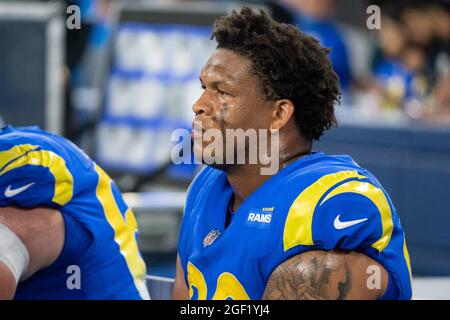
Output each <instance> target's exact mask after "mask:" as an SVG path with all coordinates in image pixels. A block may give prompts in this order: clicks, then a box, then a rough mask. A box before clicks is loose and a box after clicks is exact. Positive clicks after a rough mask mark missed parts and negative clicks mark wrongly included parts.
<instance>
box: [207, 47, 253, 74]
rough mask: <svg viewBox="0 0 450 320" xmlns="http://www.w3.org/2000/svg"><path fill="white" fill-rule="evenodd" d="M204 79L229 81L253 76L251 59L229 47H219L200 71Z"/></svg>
mask: <svg viewBox="0 0 450 320" xmlns="http://www.w3.org/2000/svg"><path fill="white" fill-rule="evenodd" d="M200 77H201V78H202V80H203V81H207V79H208V78H210V77H211V78H220V79H223V80H229V81H239V80H246V79H249V78H251V77H252V72H251V62H250V60H249V59H247V58H245V57H243V56H241V55H238V54H236V53H234V52H233V51H231V50H228V49H217V50H216V51H214V53H213V54H212V55H211V57H210V58H209V60H208V61H207V62H206V64H205V65H204V67H203V69H202V71H201V72H200Z"/></svg>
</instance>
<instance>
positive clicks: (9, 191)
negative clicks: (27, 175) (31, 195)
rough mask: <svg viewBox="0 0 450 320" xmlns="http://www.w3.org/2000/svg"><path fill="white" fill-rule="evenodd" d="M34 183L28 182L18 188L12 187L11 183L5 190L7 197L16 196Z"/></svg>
mask: <svg viewBox="0 0 450 320" xmlns="http://www.w3.org/2000/svg"><path fill="white" fill-rule="evenodd" d="M33 184H34V182H32V183H29V184H26V185H24V186H23V187H20V188H16V189H11V185H9V186H8V188H6V190H5V197H7V198H12V197H14V196H17V195H18V194H19V193H22V192H24V191H25V190H27V189H28V188H29V187H31V186H32V185H33Z"/></svg>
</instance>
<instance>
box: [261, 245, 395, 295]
mask: <svg viewBox="0 0 450 320" xmlns="http://www.w3.org/2000/svg"><path fill="white" fill-rule="evenodd" d="M374 269H376V270H377V271H379V272H378V273H372V270H374ZM374 275H375V276H379V277H380V278H379V281H375V283H372V282H371V279H370V277H373V276H374ZM369 284H370V285H369ZM372 284H375V285H372ZM378 284H379V285H378ZM387 285H388V273H387V271H386V270H385V269H384V268H383V266H381V265H380V264H379V263H378V262H376V261H375V260H373V259H371V258H369V257H367V256H366V255H363V254H361V253H358V252H354V251H351V252H339V251H308V252H305V253H301V254H298V255H296V256H294V257H292V258H290V259H289V260H286V261H285V262H284V263H282V264H280V265H279V266H278V267H277V268H276V269H275V270H274V271H273V272H272V274H271V276H270V278H269V281H268V282H267V285H266V290H265V292H264V297H263V299H268V300H277V299H286V300H316V299H317V300H322V299H327V300H328V299H331V300H336V299H337V300H342V299H363V300H366V299H377V298H379V297H381V296H382V295H383V294H384V292H385V291H386V289H387Z"/></svg>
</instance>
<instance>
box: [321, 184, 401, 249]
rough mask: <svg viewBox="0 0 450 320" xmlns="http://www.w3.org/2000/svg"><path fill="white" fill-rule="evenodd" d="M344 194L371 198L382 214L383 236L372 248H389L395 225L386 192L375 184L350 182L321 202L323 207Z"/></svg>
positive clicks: (339, 187)
mask: <svg viewBox="0 0 450 320" xmlns="http://www.w3.org/2000/svg"><path fill="white" fill-rule="evenodd" d="M343 193H356V194H360V195H362V196H364V197H367V198H369V199H370V200H371V201H372V202H373V203H374V204H375V206H376V207H377V209H378V212H379V213H380V214H381V224H382V229H383V232H382V235H381V237H380V238H379V239H378V240H377V241H376V242H374V243H373V244H372V245H371V246H372V247H373V248H375V249H377V250H378V252H381V251H383V250H384V248H386V247H387V245H388V244H389V241H390V240H391V236H392V230H393V228H394V223H393V221H392V211H391V207H390V206H389V202H388V200H387V199H386V196H385V195H384V192H383V191H382V190H381V189H379V188H377V187H375V186H374V185H373V184H371V183H368V182H361V181H349V182H346V183H343V184H341V185H340V186H338V187H337V188H336V189H334V190H333V191H331V192H330V193H329V194H328V195H327V196H326V197H325V199H323V201H322V202H321V204H320V205H322V204H323V203H324V202H326V201H327V200H328V199H330V198H332V197H334V196H337V195H339V194H343Z"/></svg>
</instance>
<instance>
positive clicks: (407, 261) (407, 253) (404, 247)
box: [403, 236, 412, 284]
mask: <svg viewBox="0 0 450 320" xmlns="http://www.w3.org/2000/svg"><path fill="white" fill-rule="evenodd" d="M403 256H404V257H405V261H406V265H407V266H408V272H409V281H410V283H411V284H412V270H411V260H410V259H409V252H408V248H407V246H406V238H405V236H403Z"/></svg>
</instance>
